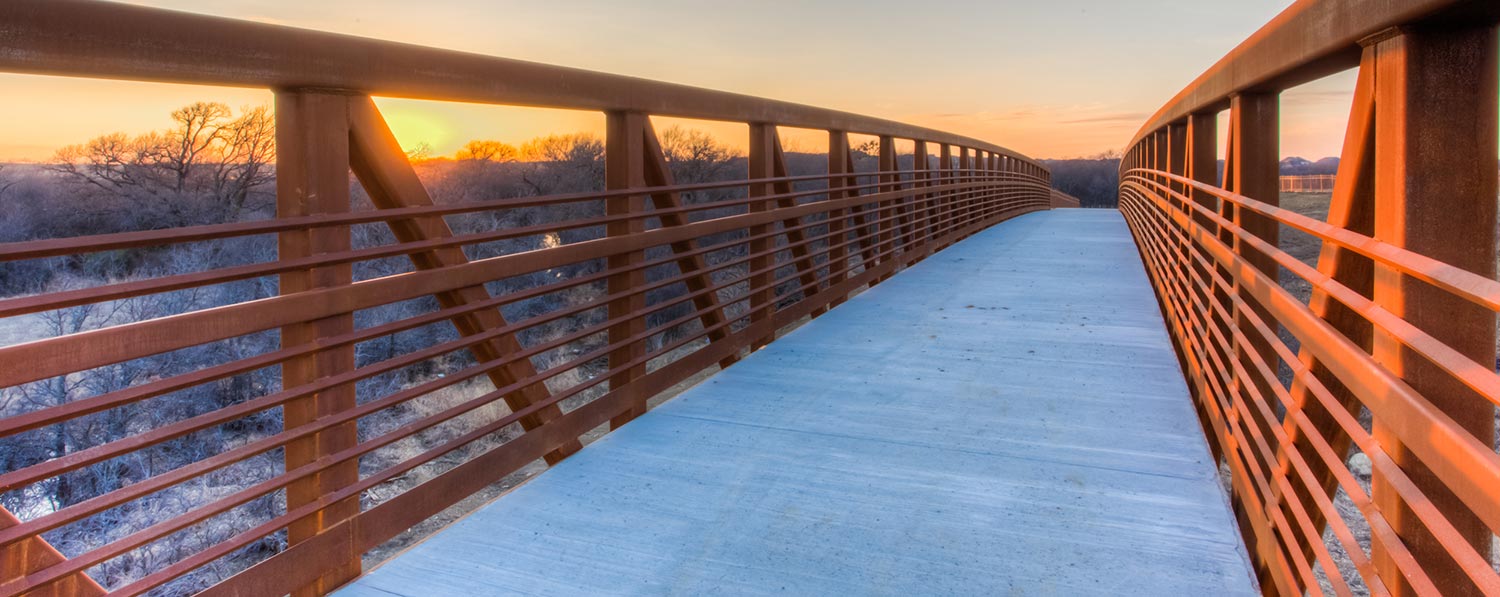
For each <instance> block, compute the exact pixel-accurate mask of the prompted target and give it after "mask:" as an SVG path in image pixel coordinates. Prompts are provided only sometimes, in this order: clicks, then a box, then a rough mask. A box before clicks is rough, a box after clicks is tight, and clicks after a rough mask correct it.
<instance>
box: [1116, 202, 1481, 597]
mask: <svg viewBox="0 0 1500 597" xmlns="http://www.w3.org/2000/svg"><path fill="white" fill-rule="evenodd" d="M1138 190H1140V189H1127V192H1129V193H1132V194H1134V192H1135V191H1138ZM1137 196H1139V195H1137ZM1126 207H1127V209H1128V208H1129V206H1126ZM1158 213H1159V212H1158ZM1218 245H1219V246H1220V247H1221V248H1223V249H1224V250H1228V248H1227V245H1223V244H1222V243H1218ZM1195 259H1197V260H1198V263H1199V264H1200V265H1202V266H1203V267H1204V268H1205V269H1207V270H1209V271H1210V272H1211V275H1212V277H1213V278H1214V279H1215V281H1216V282H1217V284H1218V285H1219V286H1220V287H1225V288H1227V287H1229V282H1227V281H1224V280H1223V279H1222V278H1219V276H1218V274H1217V272H1216V271H1213V265H1212V264H1210V263H1208V262H1207V261H1206V260H1205V259H1204V258H1203V257H1202V256H1198V255H1195ZM1229 299H1230V300H1231V301H1232V302H1233V303H1234V304H1235V305H1236V306H1237V307H1238V309H1239V312H1240V313H1242V314H1243V315H1245V317H1246V319H1247V320H1248V321H1250V323H1251V324H1252V325H1253V327H1255V329H1256V330H1257V332H1258V333H1259V334H1260V335H1261V337H1262V338H1264V339H1265V340H1266V342H1267V343H1268V344H1270V346H1271V347H1272V348H1273V349H1274V350H1275V351H1277V353H1278V355H1279V356H1280V357H1281V359H1282V360H1283V361H1285V362H1287V363H1288V364H1289V366H1290V367H1292V370H1293V374H1294V376H1295V378H1294V379H1295V381H1297V382H1300V383H1304V384H1307V387H1308V388H1309V389H1310V390H1311V391H1312V393H1313V395H1314V396H1315V397H1316V398H1317V399H1318V400H1319V402H1320V403H1321V405H1322V406H1323V407H1324V409H1325V410H1326V412H1328V413H1330V414H1331V415H1333V416H1334V418H1335V420H1336V421H1337V423H1338V424H1339V425H1340V427H1342V428H1343V430H1344V432H1345V433H1346V434H1348V435H1349V437H1350V438H1352V440H1353V441H1354V443H1355V444H1356V445H1358V446H1359V447H1360V449H1361V451H1363V452H1364V453H1365V454H1366V455H1367V456H1370V457H1371V458H1372V462H1375V463H1376V465H1375V466H1376V468H1377V469H1380V472H1381V474H1383V475H1386V476H1387V478H1388V479H1389V480H1390V481H1391V483H1392V487H1393V488H1394V489H1395V490H1396V493H1397V495H1399V496H1400V497H1401V499H1402V501H1403V502H1405V503H1406V504H1407V506H1408V507H1410V508H1412V509H1413V511H1414V512H1415V513H1416V514H1417V517H1418V520H1420V521H1422V523H1423V524H1424V525H1425V526H1427V528H1428V529H1429V530H1430V531H1431V532H1432V533H1433V535H1434V536H1435V537H1437V538H1438V539H1439V541H1440V542H1442V543H1443V544H1444V547H1445V549H1447V550H1448V552H1449V553H1450V555H1452V556H1453V557H1455V558H1457V559H1458V560H1459V561H1460V562H1462V563H1464V564H1465V571H1466V573H1467V574H1468V575H1469V576H1470V578H1471V579H1472V580H1474V581H1475V582H1476V583H1477V584H1478V586H1480V587H1489V589H1490V590H1493V591H1500V578H1496V577H1493V576H1492V575H1491V576H1486V571H1487V570H1488V565H1487V564H1485V559H1484V556H1483V555H1481V554H1479V553H1478V552H1477V551H1475V550H1474V548H1473V546H1471V545H1469V544H1468V543H1467V542H1466V541H1463V540H1462V538H1461V537H1460V536H1459V535H1458V533H1457V530H1456V529H1455V528H1454V527H1453V526H1452V525H1451V524H1450V523H1449V522H1448V520H1447V519H1446V518H1445V517H1443V516H1442V514H1441V513H1439V512H1438V511H1437V510H1436V508H1435V507H1434V506H1433V505H1432V503H1431V502H1430V501H1428V499H1427V497H1426V496H1425V495H1423V494H1422V493H1421V491H1420V490H1419V489H1417V487H1416V485H1415V484H1413V483H1412V482H1411V480H1410V478H1409V477H1407V476H1406V475H1405V473H1404V472H1403V471H1402V470H1401V469H1400V467H1399V466H1397V465H1395V463H1394V461H1391V460H1390V457H1389V455H1388V454H1386V453H1385V452H1384V450H1383V448H1381V447H1380V446H1379V445H1378V444H1377V443H1375V440H1374V438H1373V437H1371V436H1370V435H1369V434H1368V433H1367V432H1366V431H1365V430H1364V428H1363V427H1362V426H1361V425H1360V424H1359V423H1358V421H1355V420H1354V419H1353V416H1352V415H1350V414H1349V413H1348V412H1346V411H1345V410H1344V408H1343V407H1342V406H1341V405H1339V404H1338V402H1337V400H1336V399H1334V398H1333V396H1332V394H1331V393H1330V392H1329V391H1328V390H1327V388H1326V387H1324V386H1323V384H1322V382H1321V380H1319V379H1317V378H1316V377H1315V376H1314V375H1313V373H1312V371H1311V370H1310V369H1308V368H1307V367H1306V366H1305V365H1303V364H1302V363H1301V360H1300V359H1298V358H1297V357H1296V355H1295V354H1293V353H1292V351H1291V349H1290V348H1289V347H1287V346H1286V345H1285V343H1283V342H1281V340H1280V338H1279V337H1277V336H1276V334H1275V333H1273V332H1272V331H1271V330H1270V328H1268V327H1267V326H1266V324H1265V323H1264V322H1263V321H1262V320H1261V319H1260V317H1259V315H1257V314H1256V313H1255V311H1254V310H1253V309H1250V308H1249V306H1248V305H1246V304H1245V303H1244V302H1243V301H1242V300H1241V299H1240V298H1239V297H1238V296H1232V295H1231V296H1230V297H1229ZM1220 312H1221V313H1222V310H1221V311H1220ZM1251 352H1254V351H1251ZM1267 371H1268V370H1267ZM1273 387H1275V386H1273ZM1296 414H1297V416H1298V417H1300V418H1299V419H1298V423H1297V424H1298V425H1299V427H1311V426H1312V422H1311V421H1310V420H1307V419H1306V416H1305V415H1302V414H1301V413H1300V411H1298V412H1296ZM1308 433H1309V434H1310V436H1312V437H1316V439H1317V442H1315V443H1316V444H1317V445H1322V446H1324V447H1327V448H1328V449H1329V450H1330V451H1331V447H1328V446H1327V445H1326V441H1325V440H1324V439H1323V438H1322V437H1321V433H1320V432H1316V431H1315V430H1312V429H1309V430H1308ZM1342 467H1343V464H1342V461H1339V464H1338V465H1337V466H1332V465H1331V466H1330V470H1334V471H1340V470H1342ZM1348 481H1349V482H1350V483H1351V484H1352V483H1353V480H1352V478H1351V479H1349V480H1348ZM1341 483H1342V482H1341ZM1345 490H1346V491H1347V492H1348V493H1349V496H1350V497H1351V499H1352V500H1353V501H1354V502H1355V503H1356V505H1361V513H1362V514H1363V515H1364V516H1365V517H1366V519H1367V522H1369V523H1370V525H1371V528H1372V530H1373V531H1374V532H1375V535H1373V536H1375V537H1378V538H1381V540H1382V541H1383V542H1384V543H1385V544H1386V546H1387V547H1388V548H1389V549H1392V552H1391V554H1392V555H1393V557H1395V559H1396V561H1397V564H1398V566H1399V567H1401V568H1402V569H1403V571H1405V572H1406V573H1408V574H1410V573H1411V572H1412V570H1411V569H1412V568H1413V567H1415V566H1416V563H1415V559H1413V558H1411V556H1410V553H1409V552H1407V551H1406V550H1405V547H1404V545H1403V544H1401V543H1400V539H1399V538H1397V537H1396V535H1395V532H1394V530H1393V529H1391V528H1390V526H1389V524H1388V523H1387V522H1386V521H1385V520H1384V518H1383V515H1381V514H1380V513H1379V511H1378V510H1377V509H1376V508H1375V506H1374V505H1373V503H1372V502H1369V501H1368V499H1367V498H1365V497H1364V493H1363V491H1362V490H1359V489H1358V486H1357V485H1355V486H1354V487H1352V488H1351V487H1347V486H1346V487H1345ZM1361 499H1364V502H1363V503H1362V502H1361ZM1398 547H1399V550H1398V549H1397V548H1398ZM1481 564H1482V565H1481ZM1416 571H1418V572H1420V569H1416ZM1377 580H1378V579H1377ZM1412 580H1413V582H1418V581H1420V582H1421V583H1426V584H1427V585H1429V586H1430V585H1431V582H1430V580H1429V579H1427V577H1426V575H1425V573H1423V574H1422V575H1421V576H1420V578H1419V579H1412ZM1419 584H1420V583H1419Z"/></svg>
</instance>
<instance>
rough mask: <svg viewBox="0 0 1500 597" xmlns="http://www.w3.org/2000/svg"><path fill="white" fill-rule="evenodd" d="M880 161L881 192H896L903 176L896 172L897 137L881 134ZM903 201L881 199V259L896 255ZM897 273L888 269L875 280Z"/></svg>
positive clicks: (884, 278)
mask: <svg viewBox="0 0 1500 597" xmlns="http://www.w3.org/2000/svg"><path fill="white" fill-rule="evenodd" d="M879 162H880V165H879V168H880V172H881V175H880V183H881V184H880V187H879V188H880V192H882V193H891V192H895V190H896V187H897V186H898V185H897V184H896V183H897V182H900V180H901V177H900V175H898V174H896V139H895V138H894V137H891V136H890V135H881V136H880V157H879ZM901 203H902V202H901V200H899V199H887V200H885V201H881V202H880V203H879V205H880V210H878V211H877V212H876V213H878V214H879V218H880V219H881V220H882V222H880V225H879V227H878V228H877V229H878V230H880V242H879V243H878V244H876V246H877V247H879V249H877V251H878V252H879V253H880V254H882V255H884V257H882V258H881V261H886V260H888V259H894V258H895V257H896V255H895V238H896V235H895V231H896V217H895V216H896V209H897V208H898V207H899V206H900V204H901ZM895 273H896V270H894V269H892V270H891V271H888V272H886V273H885V274H884V275H882V276H880V277H879V278H877V279H876V280H875V281H876V282H881V281H884V280H886V279H888V278H890V277H891V276H892V275H895Z"/></svg>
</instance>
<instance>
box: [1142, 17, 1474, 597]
mask: <svg viewBox="0 0 1500 597" xmlns="http://www.w3.org/2000/svg"><path fill="white" fill-rule="evenodd" d="M1497 19H1500V4H1497V3H1494V2H1468V1H1438V0H1412V1H1407V2H1355V1H1352V0H1303V1H1301V2H1297V3H1296V4H1294V5H1293V6H1292V7H1290V8H1288V9H1287V10H1286V12H1284V13H1283V14H1282V15H1281V16H1279V17H1277V18H1276V19H1275V20H1274V21H1272V22H1271V23H1270V24H1269V25H1267V26H1266V27H1265V28H1263V29H1261V30H1260V31H1259V32H1257V33H1256V34H1255V35H1253V36H1251V37H1250V39H1249V40H1248V41H1246V42H1245V43H1244V44H1242V45H1241V46H1240V47H1239V48H1236V49H1235V50H1234V51H1233V52H1232V53H1230V54H1229V55H1228V56H1227V57H1225V58H1224V59H1223V60H1221V61H1220V62H1219V63H1218V64H1216V65H1214V67H1213V68H1211V69H1210V70H1209V71H1208V72H1207V73H1205V74H1204V75H1202V76H1201V77H1199V78H1198V80H1196V81H1194V82H1193V84H1192V85H1190V86H1189V87H1188V88H1187V89H1184V90H1183V91H1182V92H1181V93H1179V94H1178V95H1177V96H1176V97H1175V98H1173V100H1172V101H1171V102H1170V103H1168V104H1167V105H1166V106H1165V107H1163V108H1162V109H1161V111H1159V112H1158V113H1157V114H1156V115H1155V116H1154V117H1153V118H1152V119H1151V121H1150V122H1149V123H1148V124H1147V125H1146V126H1145V127H1143V128H1142V129H1141V131H1140V133H1139V134H1137V135H1136V137H1135V139H1134V140H1132V141H1131V144H1130V146H1129V147H1128V148H1127V154H1126V157H1125V159H1124V161H1123V164H1122V167H1121V168H1122V171H1121V183H1120V210H1121V211H1122V212H1124V214H1125V217H1126V219H1127V221H1128V222H1129V224H1130V227H1131V229H1132V231H1133V233H1134V235H1135V239H1136V242H1137V244H1138V245H1139V248H1140V251H1141V254H1142V256H1143V258H1144V260H1145V262H1146V264H1147V269H1148V271H1149V272H1150V274H1151V279H1152V282H1153V284H1154V286H1155V287H1156V291H1157V295H1158V298H1159V299H1160V301H1161V306H1162V311H1163V313H1164V314H1165V316H1166V319H1167V321H1168V323H1169V327H1170V330H1171V333H1172V336H1173V338H1174V341H1175V345H1176V347H1177V350H1178V354H1179V357H1180V358H1181V361H1182V365H1183V370H1184V372H1185V373H1186V375H1187V377H1188V381H1189V386H1190V387H1191V389H1192V391H1193V393H1194V397H1195V401H1196V404H1197V407H1198V410H1199V415H1200V418H1201V419H1202V422H1203V427H1204V430H1205V433H1206V434H1207V436H1208V438H1209V440H1210V445H1211V446H1212V447H1213V449H1214V453H1215V456H1216V457H1218V458H1220V459H1221V462H1222V463H1223V464H1224V465H1225V466H1226V467H1227V468H1228V470H1229V471H1230V472H1231V474H1232V495H1233V502H1234V507H1235V510H1236V513H1237V515H1238V517H1239V521H1240V526H1241V530H1242V532H1243V534H1244V536H1245V539H1246V544H1247V546H1248V547H1249V549H1250V552H1251V554H1252V558H1253V560H1254V562H1255V564H1256V568H1257V574H1258V575H1259V577H1260V582H1261V586H1262V588H1263V589H1264V591H1265V592H1266V593H1267V594H1278V595H1300V594H1303V593H1304V592H1313V593H1317V592H1332V593H1335V594H1340V595H1348V594H1357V593H1361V592H1366V591H1367V592H1369V593H1371V594H1423V595H1437V594H1445V595H1467V594H1500V576H1497V575H1496V572H1495V568H1494V564H1495V563H1494V562H1493V561H1492V560H1491V558H1492V557H1493V555H1492V551H1491V550H1492V547H1491V545H1492V541H1493V540H1494V537H1495V533H1496V531H1497V530H1500V457H1497V455H1496V451H1495V443H1494V441H1495V419H1496V410H1495V409H1496V405H1497V404H1500V377H1497V376H1496V374H1495V365H1496V359H1495V355H1496V351H1495V325H1496V311H1497V310H1500V283H1497V282H1496V281H1495V273H1496V270H1495V247H1496V243H1495V241H1496V234H1495V226H1496V179H1495V174H1494V172H1495V164H1496V159H1497V150H1496V137H1497V124H1496V119H1497V117H1496V113H1497V110H1500V105H1497V92H1496V87H1497V84H1496V78H1497V76H1496V70H1497V43H1496V29H1495V24H1496V21H1497ZM1350 68H1358V81H1357V83H1356V88H1355V90H1354V100H1353V107H1352V109H1351V111H1350V115H1349V126H1348V132H1347V134H1346V137H1345V139H1344V147H1343V154H1342V160H1341V162H1340V164H1339V171H1338V175H1337V179H1336V182H1335V184H1334V186H1333V189H1332V192H1333V195H1332V200H1331V202H1330V204H1329V211H1328V217H1327V221H1320V220H1317V219H1314V218H1310V217H1307V216H1304V215H1300V214H1298V213H1295V212H1293V211H1290V210H1286V209H1281V208H1279V207H1278V202H1279V201H1278V184H1277V183H1278V172H1277V169H1278V161H1279V158H1280V156H1279V155H1278V153H1279V149H1278V145H1279V138H1278V135H1279V130H1278V129H1279V121H1278V93H1279V92H1280V90H1283V89H1286V88H1288V87H1290V86H1293V85H1298V84H1301V83H1304V82H1307V81H1310V80H1313V79H1316V78H1319V77H1322V76H1325V75H1327V74H1330V73H1333V72H1337V71H1340V70H1345V69H1350ZM1226 108H1227V109H1228V110H1229V139H1228V140H1227V143H1226V150H1225V156H1226V157H1225V164H1224V175H1223V177H1224V178H1223V181H1222V182H1221V181H1220V178H1219V174H1218V164H1217V161H1218V140H1217V139H1216V138H1215V136H1216V130H1217V119H1218V117H1219V112H1220V111H1221V110H1224V109H1226ZM1283 235H1291V236H1299V237H1301V238H1309V239H1311V240H1313V241H1315V242H1316V243H1318V245H1319V246H1320V252H1319V254H1318V257H1317V262H1316V266H1313V265H1309V264H1307V263H1304V262H1302V261H1299V260H1298V259H1297V258H1296V257H1294V256H1293V255H1291V254H1289V253H1288V252H1287V251H1286V250H1284V249H1286V247H1284V246H1282V245H1281V243H1280V238H1281V236H1283ZM1279 272H1286V273H1279ZM1288 274H1290V275H1289V276H1288ZM1284 285H1285V287H1284ZM1299 287H1300V288H1302V289H1304V290H1303V291H1304V292H1308V294H1309V296H1307V297H1301V296H1298V295H1296V294H1294V292H1293V291H1292V290H1291V289H1295V288H1299ZM1308 287H1310V288H1311V290H1310V291H1306V290H1305V289H1307V288H1308ZM1356 461H1357V462H1358V464H1351V462H1356Z"/></svg>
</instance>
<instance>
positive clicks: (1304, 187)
mask: <svg viewBox="0 0 1500 597" xmlns="http://www.w3.org/2000/svg"><path fill="white" fill-rule="evenodd" d="M1336 178H1338V177H1336V176H1334V175H1332V174H1307V175H1299V176H1283V177H1281V186H1280V187H1279V189H1280V191H1281V192H1283V193H1332V192H1333V182H1334V180H1335V179H1336Z"/></svg>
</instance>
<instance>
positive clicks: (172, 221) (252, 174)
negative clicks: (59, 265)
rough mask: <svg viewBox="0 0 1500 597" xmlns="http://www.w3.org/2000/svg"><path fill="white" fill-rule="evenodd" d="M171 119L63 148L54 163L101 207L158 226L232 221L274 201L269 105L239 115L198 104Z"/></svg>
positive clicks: (216, 105) (218, 106)
mask: <svg viewBox="0 0 1500 597" xmlns="http://www.w3.org/2000/svg"><path fill="white" fill-rule="evenodd" d="M172 122H173V126H172V128H170V129H167V130H163V131H156V132H151V133H147V134H144V135H139V136H136V137H133V138H132V137H128V136H126V135H125V134H123V133H115V134H111V135H104V136H101V137H96V138H94V139H92V140H90V141H88V142H87V143H84V144H81V145H71V146H68V147H64V148H63V149H61V150H59V151H58V152H57V154H56V156H55V158H54V160H53V162H54V163H53V164H52V165H51V166H50V168H51V169H52V170H53V171H55V172H58V173H59V174H61V175H63V178H64V180H65V181H67V182H68V183H69V184H71V185H72V186H73V187H74V188H73V189H71V190H73V191H79V192H86V193H88V194H89V195H90V198H91V199H93V200H95V204H96V206H97V207H100V208H103V209H104V210H106V211H108V210H110V209H111V208H113V211H115V212H116V213H117V214H118V213H120V212H128V215H129V216H130V217H129V218H125V219H129V220H133V221H134V223H137V224H146V225H149V226H153V227H157V226H164V225H185V224H193V223H203V222H206V221H233V220H236V219H240V218H242V217H243V216H244V215H245V214H246V212H247V211H254V210H258V209H261V208H263V207H265V206H268V205H270V201H269V199H268V198H269V188H268V187H269V186H270V183H271V181H272V179H273V176H274V173H273V170H274V167H273V164H274V163H275V157H276V154H275V151H276V150H275V138H276V135H275V124H274V120H273V117H272V115H271V112H270V110H269V109H268V108H266V107H264V106H261V107H257V108H246V109H244V110H243V111H242V113H241V115H240V116H239V117H235V116H234V114H233V112H232V111H231V110H230V109H229V107H228V106H225V105H224V104H220V103H213V102H198V103H194V104H191V105H188V106H185V107H183V108H180V109H178V110H174V111H173V112H172ZM96 223H99V222H96ZM106 227H107V225H106Z"/></svg>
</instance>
